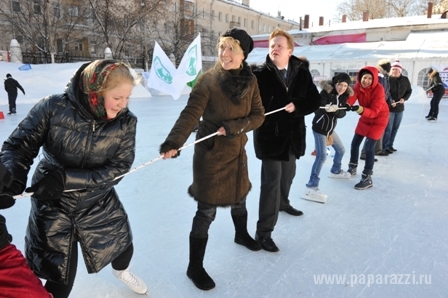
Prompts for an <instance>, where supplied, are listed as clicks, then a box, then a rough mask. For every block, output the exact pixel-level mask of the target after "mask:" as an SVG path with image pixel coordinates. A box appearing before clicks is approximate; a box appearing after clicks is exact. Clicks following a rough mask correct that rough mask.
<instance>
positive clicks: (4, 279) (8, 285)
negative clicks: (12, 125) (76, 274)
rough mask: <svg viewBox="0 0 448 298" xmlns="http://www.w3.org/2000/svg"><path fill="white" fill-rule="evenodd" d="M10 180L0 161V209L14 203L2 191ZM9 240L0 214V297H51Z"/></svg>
mask: <svg viewBox="0 0 448 298" xmlns="http://www.w3.org/2000/svg"><path fill="white" fill-rule="evenodd" d="M11 182H12V175H11V173H10V172H9V171H8V169H7V168H6V167H5V166H4V165H3V164H2V163H0V209H7V208H9V207H12V205H14V203H15V200H14V198H13V197H12V196H10V195H8V194H5V193H4V191H3V188H4V187H5V188H6V187H8V186H10V185H11ZM11 241H12V236H11V235H10V234H9V233H8V229H7V227H6V219H5V218H4V217H3V216H2V215H1V214H0V297H2V298H9V297H11V298H14V297H33V298H51V297H53V296H52V295H51V294H50V293H48V292H47V290H45V288H44V286H43V285H42V282H41V281H40V280H39V278H37V276H36V275H34V273H33V271H31V268H30V267H29V266H28V265H27V263H26V259H25V257H24V256H23V254H22V253H21V252H20V250H18V249H17V248H16V246H15V245H14V244H12V243H11Z"/></svg>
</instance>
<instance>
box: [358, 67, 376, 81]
mask: <svg viewBox="0 0 448 298" xmlns="http://www.w3.org/2000/svg"><path fill="white" fill-rule="evenodd" d="M365 74H369V75H371V76H372V77H373V74H372V72H371V71H370V70H367V69H363V70H361V72H360V73H359V79H360V80H361V79H362V77H363V76H364V75H365Z"/></svg>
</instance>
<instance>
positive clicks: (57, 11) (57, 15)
mask: <svg viewBox="0 0 448 298" xmlns="http://www.w3.org/2000/svg"><path fill="white" fill-rule="evenodd" d="M53 15H54V16H55V18H57V19H59V18H60V17H61V9H60V7H59V3H53Z"/></svg>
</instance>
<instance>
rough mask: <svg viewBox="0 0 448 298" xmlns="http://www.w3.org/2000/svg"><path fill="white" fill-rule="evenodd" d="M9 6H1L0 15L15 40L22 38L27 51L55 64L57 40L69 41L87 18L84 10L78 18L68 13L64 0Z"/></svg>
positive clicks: (35, 0)
mask: <svg viewBox="0 0 448 298" xmlns="http://www.w3.org/2000/svg"><path fill="white" fill-rule="evenodd" d="M8 4H9V5H5V4H3V6H0V14H1V15H2V16H3V18H4V19H6V20H7V21H8V23H9V24H10V25H11V27H12V32H13V37H14V38H17V37H21V38H20V39H21V41H22V43H23V44H22V46H23V47H24V49H25V50H26V51H29V52H32V53H36V54H38V55H39V56H40V57H41V59H42V62H47V61H48V60H49V57H51V58H52V59H51V61H52V62H54V53H55V52H56V48H57V45H56V41H57V40H58V39H61V38H64V39H65V40H69V39H70V37H71V36H73V35H74V31H75V26H76V24H79V22H80V20H83V19H84V18H85V15H84V13H83V10H80V11H78V12H77V14H76V15H69V14H68V13H64V6H63V5H62V0H24V1H20V2H19V1H8ZM8 6H10V7H8ZM73 40H76V39H75V38H73ZM66 44H67V43H65V45H66ZM64 48H65V47H64Z"/></svg>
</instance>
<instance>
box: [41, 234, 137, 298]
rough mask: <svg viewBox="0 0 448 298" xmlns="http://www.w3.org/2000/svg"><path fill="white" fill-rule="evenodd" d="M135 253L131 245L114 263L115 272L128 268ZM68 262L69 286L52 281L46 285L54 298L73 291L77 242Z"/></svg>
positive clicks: (73, 243) (73, 246)
mask: <svg viewBox="0 0 448 298" xmlns="http://www.w3.org/2000/svg"><path fill="white" fill-rule="evenodd" d="M133 253H134V246H133V245H132V243H131V245H129V246H128V248H126V250H125V251H123V252H122V253H121V254H120V255H119V256H118V257H117V258H116V259H115V260H113V261H112V268H114V269H115V270H124V269H126V268H128V267H129V264H130V262H131V259H132V255H133ZM68 262H69V264H68V268H69V271H68V284H66V285H64V284H61V283H56V282H52V281H47V282H46V283H45V289H47V291H48V292H49V293H51V294H53V297H54V298H66V297H68V296H69V295H70V292H71V291H72V288H73V284H74V283H75V276H76V270H77V267H78V242H76V241H73V242H72V247H71V255H70V258H69V261H68Z"/></svg>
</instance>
